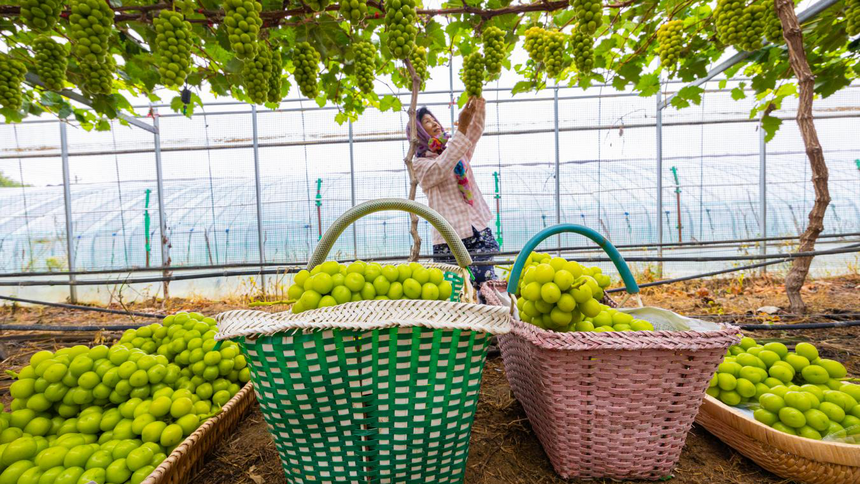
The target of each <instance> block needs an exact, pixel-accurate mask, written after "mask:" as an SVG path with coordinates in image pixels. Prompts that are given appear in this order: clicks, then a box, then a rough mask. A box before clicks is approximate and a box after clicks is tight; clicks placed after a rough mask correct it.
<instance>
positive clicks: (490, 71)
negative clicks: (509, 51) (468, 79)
mask: <svg viewBox="0 0 860 484" xmlns="http://www.w3.org/2000/svg"><path fill="white" fill-rule="evenodd" d="M481 40H482V42H483V43H484V62H485V64H486V65H487V77H488V78H495V77H496V76H498V75H499V74H501V72H502V62H503V61H504V60H505V52H506V48H505V33H504V32H503V31H502V29H500V28H498V27H495V26H490V27H487V28H486V29H484V33H483V34H482V36H481Z"/></svg>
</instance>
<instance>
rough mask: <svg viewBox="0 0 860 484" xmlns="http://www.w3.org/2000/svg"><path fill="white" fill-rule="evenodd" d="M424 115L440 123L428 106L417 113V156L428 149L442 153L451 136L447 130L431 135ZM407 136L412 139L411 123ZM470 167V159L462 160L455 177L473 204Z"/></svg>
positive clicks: (421, 155)
mask: <svg viewBox="0 0 860 484" xmlns="http://www.w3.org/2000/svg"><path fill="white" fill-rule="evenodd" d="M424 116H431V117H432V118H433V119H434V120H436V122H437V123H439V120H438V119H436V116H433V113H431V112H430V110H429V109H427V108H426V107H422V108H421V109H419V110H418V112H417V113H415V132H416V134H417V136H418V148H417V150H416V151H417V155H416V156H418V157H419V158H420V157H423V156H426V154H427V152H428V151H429V152H431V153H435V154H437V155H439V154H441V153H442V152H443V151H445V147H446V145H447V144H448V140H449V139H450V138H451V137H450V136H448V133H446V132H445V131H442V134H441V135H439V136H437V137H435V138H433V137H431V136H430V133H428V132H427V130H426V129H424V126H423V125H422V124H421V119H422V118H424ZM441 125H442V123H439V126H441ZM406 136H407V139H411V135H410V131H409V125H406ZM468 168H469V164H468V161H464V160H460V161H459V162H458V163H457V165H456V166H454V178H455V179H456V181H457V188H458V189H459V191H460V194H461V195H462V196H463V201H464V202H465V203H466V204H468V205H473V204H474V203H475V201H474V199H473V195H472V186H471V184H470V183H469V177H468Z"/></svg>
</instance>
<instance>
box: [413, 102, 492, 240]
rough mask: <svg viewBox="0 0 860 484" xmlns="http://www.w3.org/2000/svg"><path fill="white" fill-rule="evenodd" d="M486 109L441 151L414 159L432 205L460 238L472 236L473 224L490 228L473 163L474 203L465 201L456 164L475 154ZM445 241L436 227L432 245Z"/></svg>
mask: <svg viewBox="0 0 860 484" xmlns="http://www.w3.org/2000/svg"><path fill="white" fill-rule="evenodd" d="M485 118H486V111H485V109H480V110H478V111H477V112H476V113H475V116H474V118H472V123H471V124H470V125H469V128H468V129H467V130H466V134H465V135H463V133H461V132H460V131H459V130H457V131H455V132H454V136H452V137H451V139H450V140H448V144H447V146H446V148H445V151H443V152H442V154H438V155H437V154H436V153H431V152H429V151H428V152H427V153H425V154H424V156H422V157H419V158H415V161H414V162H413V166H414V167H415V173H416V175H417V176H418V184H419V185H420V186H421V190H423V191H424V194H425V195H427V200H428V202H429V203H430V208H432V209H433V210H436V211H437V212H439V213H440V214H441V215H442V216H443V217H445V220H447V221H448V223H450V224H451V225H452V226H453V227H454V230H456V231H457V235H459V236H460V238H461V239H466V238H469V237H471V236H472V235H473V233H472V227H474V228H476V229H477V230H478V231H481V230H483V229H485V228H487V226H488V224H489V223H490V221H491V220H493V214H492V213H490V207H489V206H487V202H486V201H485V200H484V195H483V194H482V193H481V189H480V188H478V183H477V182H476V180H475V174H474V173H473V172H472V166H471V164H470V165H469V169H468V172H467V174H466V176H467V177H468V179H469V185H470V187H471V189H472V196H473V200H474V201H473V204H472V205H469V204H468V203H466V201H465V200H463V195H462V193H461V192H460V189H459V188H458V186H457V178H456V176H455V175H454V167H455V166H457V162H459V161H460V160H463V162H464V163H465V162H468V161H470V160H471V159H472V155H473V154H474V153H475V146H476V145H477V143H478V140H479V139H481V135H482V134H483V133H484V120H485ZM444 243H445V240H444V239H443V238H442V235H441V234H439V232H438V231H437V230H435V229H434V230H433V245H436V244H444Z"/></svg>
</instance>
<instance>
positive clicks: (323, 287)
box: [287, 261, 453, 314]
mask: <svg viewBox="0 0 860 484" xmlns="http://www.w3.org/2000/svg"><path fill="white" fill-rule="evenodd" d="M452 291H453V286H452V284H451V282H450V281H447V280H445V273H444V272H442V270H441V269H439V268H436V267H433V268H429V269H428V268H426V267H424V266H423V265H421V264H419V263H417V262H412V263H410V264H399V265H396V266H395V265H386V266H382V265H380V264H377V263H375V262H373V263H370V264H368V263H365V262H362V261H356V262H353V263H351V264H349V265H344V264H340V263H338V262H335V261H328V262H325V263H323V264H320V265H318V266H316V267H314V268H313V270H311V271H310V272H308V271H301V272H299V273H298V274H296V277H295V279H294V280H293V285H292V286H290V288H289V289H288V290H287V295H288V296H289V298H290V299H291V300H294V301H296V303H295V304H293V307H292V311H293V313H296V314H298V313H301V312H304V311H309V310H311V309H317V308H324V307H328V306H336V305H338V304H344V303H348V302H353V301H367V300H371V299H423V300H427V301H447V300H448V299H450V297H451V293H452Z"/></svg>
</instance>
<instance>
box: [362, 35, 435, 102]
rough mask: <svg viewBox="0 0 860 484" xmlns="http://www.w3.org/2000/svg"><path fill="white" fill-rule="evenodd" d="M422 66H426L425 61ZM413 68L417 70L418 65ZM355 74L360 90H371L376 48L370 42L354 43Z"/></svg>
mask: <svg viewBox="0 0 860 484" xmlns="http://www.w3.org/2000/svg"><path fill="white" fill-rule="evenodd" d="M415 50H416V51H417V50H418V49H415ZM413 54H414V52H413ZM413 65H414V64H413ZM424 68H425V69H426V68H427V64H426V62H425V64H424ZM415 70H416V71H417V70H418V66H415ZM420 75H421V74H420V73H419V76H420ZM355 76H356V77H357V78H358V89H359V90H360V91H361V92H363V93H364V94H370V93H371V92H373V81H374V80H375V79H376V48H375V47H374V46H373V44H371V43H370V42H359V43H357V44H355Z"/></svg>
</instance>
